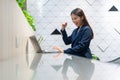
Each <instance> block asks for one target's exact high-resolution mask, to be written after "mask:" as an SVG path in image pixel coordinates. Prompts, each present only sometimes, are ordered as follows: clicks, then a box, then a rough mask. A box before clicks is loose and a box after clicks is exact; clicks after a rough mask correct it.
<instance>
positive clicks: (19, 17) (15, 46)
mask: <svg viewBox="0 0 120 80" xmlns="http://www.w3.org/2000/svg"><path fill="white" fill-rule="evenodd" d="M0 10H1V11H0V60H5V59H9V58H13V57H16V56H19V55H20V54H23V53H25V48H26V43H27V40H28V37H29V36H30V35H33V34H34V32H33V31H32V29H31V28H30V26H29V24H28V22H27V21H26V18H25V17H24V15H23V13H22V11H21V9H20V8H19V6H18V4H17V3H16V0H0Z"/></svg>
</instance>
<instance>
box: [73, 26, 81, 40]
mask: <svg viewBox="0 0 120 80" xmlns="http://www.w3.org/2000/svg"><path fill="white" fill-rule="evenodd" d="M82 30H83V27H82V28H81V29H80V31H79V32H78V33H77V29H76V31H75V33H74V35H73V36H74V39H73V42H74V41H75V40H76V39H77V38H78V36H80V34H81V33H82Z"/></svg>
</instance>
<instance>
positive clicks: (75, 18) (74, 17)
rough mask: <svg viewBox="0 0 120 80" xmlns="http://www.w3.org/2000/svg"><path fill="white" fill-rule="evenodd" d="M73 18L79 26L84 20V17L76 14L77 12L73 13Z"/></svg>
mask: <svg viewBox="0 0 120 80" xmlns="http://www.w3.org/2000/svg"><path fill="white" fill-rule="evenodd" d="M71 18H72V21H73V23H74V24H75V25H76V26H77V27H78V26H81V25H82V20H83V18H82V17H79V16H77V15H75V14H72V15H71Z"/></svg>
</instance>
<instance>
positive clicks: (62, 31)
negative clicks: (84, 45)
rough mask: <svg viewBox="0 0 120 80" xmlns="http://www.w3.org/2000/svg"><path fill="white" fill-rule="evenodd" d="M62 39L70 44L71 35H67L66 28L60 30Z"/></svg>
mask: <svg viewBox="0 0 120 80" xmlns="http://www.w3.org/2000/svg"><path fill="white" fill-rule="evenodd" d="M61 33H62V39H63V41H64V43H65V44H66V45H69V44H71V42H72V41H71V36H67V33H66V30H61Z"/></svg>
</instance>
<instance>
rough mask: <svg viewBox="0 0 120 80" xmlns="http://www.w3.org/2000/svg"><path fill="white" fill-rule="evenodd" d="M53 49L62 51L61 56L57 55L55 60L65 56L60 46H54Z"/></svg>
mask: <svg viewBox="0 0 120 80" xmlns="http://www.w3.org/2000/svg"><path fill="white" fill-rule="evenodd" d="M53 49H56V50H58V51H60V53H59V54H57V55H55V56H53V57H54V58H59V57H60V56H62V55H63V54H64V51H63V49H62V48H60V47H59V46H54V47H53Z"/></svg>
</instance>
